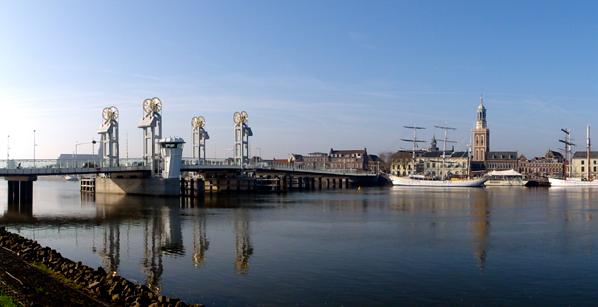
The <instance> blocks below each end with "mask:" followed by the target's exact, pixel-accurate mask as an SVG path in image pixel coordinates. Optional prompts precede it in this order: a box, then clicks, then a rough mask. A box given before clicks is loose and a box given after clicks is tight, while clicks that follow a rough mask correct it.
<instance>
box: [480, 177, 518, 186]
mask: <svg viewBox="0 0 598 307" xmlns="http://www.w3.org/2000/svg"><path fill="white" fill-rule="evenodd" d="M526 184H527V180H522V179H515V180H492V179H490V180H487V181H486V182H485V183H484V185H485V186H487V187H494V186H501V187H505V186H524V185H526Z"/></svg>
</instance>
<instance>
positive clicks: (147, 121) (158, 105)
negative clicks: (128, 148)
mask: <svg viewBox="0 0 598 307" xmlns="http://www.w3.org/2000/svg"><path fill="white" fill-rule="evenodd" d="M138 127H139V128H141V129H143V160H144V161H145V163H146V165H148V166H150V167H151V170H152V175H157V174H160V173H161V168H160V161H161V157H160V144H158V142H159V141H160V139H161V138H162V101H160V99H159V98H158V97H154V98H151V99H150V98H148V99H145V100H144V101H143V118H142V119H141V122H140V123H139V126H138Z"/></svg>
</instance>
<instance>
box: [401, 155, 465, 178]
mask: <svg viewBox="0 0 598 307" xmlns="http://www.w3.org/2000/svg"><path fill="white" fill-rule="evenodd" d="M467 155H468V154H467V152H466V151H461V152H455V151H450V152H447V153H446V154H445V158H444V167H443V162H442V160H443V159H442V152H441V151H417V152H416V157H415V161H413V152H411V151H406V150H402V151H398V152H396V153H395V154H394V155H393V157H392V163H391V165H390V173H391V174H392V175H395V176H409V175H410V174H412V173H415V174H422V175H426V176H429V177H443V176H448V177H453V176H457V177H461V176H466V175H467V173H468V171H469V170H468V162H469V159H468V157H467Z"/></svg>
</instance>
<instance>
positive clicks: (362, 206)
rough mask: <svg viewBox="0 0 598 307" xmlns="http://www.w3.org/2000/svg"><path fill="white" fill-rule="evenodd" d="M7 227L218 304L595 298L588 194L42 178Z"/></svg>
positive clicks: (5, 219) (188, 297)
mask: <svg viewBox="0 0 598 307" xmlns="http://www.w3.org/2000/svg"><path fill="white" fill-rule="evenodd" d="M6 199H7V197H6V184H4V183H2V184H0V214H1V215H2V218H1V222H2V224H5V225H8V228H9V229H10V230H12V231H15V232H18V233H20V234H21V235H23V236H26V237H29V238H33V239H35V240H37V241H38V242H40V243H41V244H42V245H48V246H50V247H52V248H55V249H57V250H58V251H59V252H60V253H62V255H63V256H66V257H68V258H71V259H73V260H75V261H82V262H84V263H85V264H87V265H90V266H92V267H97V266H102V267H104V269H106V270H113V271H116V272H118V274H120V275H122V276H124V277H126V278H129V279H130V280H133V281H136V282H139V283H144V284H147V285H149V286H151V287H154V288H155V289H159V290H160V291H161V292H162V293H163V294H165V295H170V296H174V297H179V298H182V299H184V300H185V301H188V302H194V303H203V304H206V305H208V306H233V305H234V306H280V305H298V306H323V305H326V306H342V305H344V306H372V305H381V306H383V305H386V306H387V305H396V304H399V303H400V304H402V305H523V304H526V305H528V304H538V305H539V304H541V305H564V304H568V305H582V304H595V302H596V301H598V291H596V289H595V281H596V276H598V255H597V254H596V252H598V235H596V233H598V221H595V220H594V214H595V213H597V212H598V211H596V209H598V204H597V203H596V200H595V199H598V195H597V194H596V192H592V190H588V189H554V188H551V189H548V188H519V187H517V188H498V187H497V188H486V189H422V188H420V189H408V188H398V187H387V188H370V189H361V190H336V191H318V192H293V193H288V194H258V195H241V196H229V197H225V196H212V197H209V196H206V198H205V199H204V200H201V201H200V200H194V201H191V200H180V199H178V198H149V197H129V196H127V197H125V196H115V195H97V196H96V197H90V196H82V195H81V194H80V193H79V186H78V183H72V182H59V181H38V182H36V183H35V184H34V203H33V207H32V208H12V207H11V208H9V207H8V206H7V204H6Z"/></svg>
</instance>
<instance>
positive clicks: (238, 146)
mask: <svg viewBox="0 0 598 307" xmlns="http://www.w3.org/2000/svg"><path fill="white" fill-rule="evenodd" d="M248 120H249V115H248V114H247V112H245V111H242V112H235V114H234V116H233V122H234V123H235V164H236V165H239V166H241V167H244V166H245V165H247V164H249V137H250V136H253V131H251V128H250V127H249V126H248V125H247V121H248Z"/></svg>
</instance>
